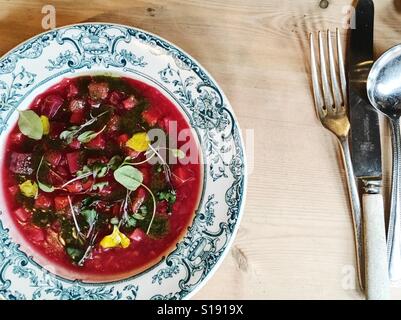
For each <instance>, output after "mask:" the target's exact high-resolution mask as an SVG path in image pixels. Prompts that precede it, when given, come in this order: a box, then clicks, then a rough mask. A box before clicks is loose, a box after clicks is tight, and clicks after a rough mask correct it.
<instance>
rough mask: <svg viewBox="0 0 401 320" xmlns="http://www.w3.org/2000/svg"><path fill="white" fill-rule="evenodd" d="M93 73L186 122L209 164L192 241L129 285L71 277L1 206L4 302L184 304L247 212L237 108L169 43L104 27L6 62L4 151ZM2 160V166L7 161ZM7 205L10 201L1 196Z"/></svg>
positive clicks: (54, 33) (35, 46) (51, 39)
mask: <svg viewBox="0 0 401 320" xmlns="http://www.w3.org/2000/svg"><path fill="white" fill-rule="evenodd" d="M93 73H96V74H98V73H102V74H105V73H106V74H107V73H112V74H117V75H124V76H128V77H131V78H135V79H138V80H141V81H144V82H147V83H149V84H151V85H153V86H155V87H157V88H158V89H159V90H160V91H161V92H163V93H164V94H165V95H166V96H168V97H169V98H170V99H171V100H172V101H173V102H175V103H176V105H177V106H179V108H180V109H181V110H182V112H184V113H185V114H186V116H187V117H188V119H189V121H190V124H191V126H192V128H193V129H194V131H195V132H196V134H197V136H198V139H199V141H200V145H201V146H202V156H203V160H204V163H205V165H204V181H203V188H202V197H201V200H200V203H199V207H198V209H197V211H196V215H195V218H194V220H193V222H192V224H191V226H190V227H189V228H188V230H187V233H186V235H185V236H184V238H183V239H182V240H181V241H180V242H179V243H178V244H177V245H176V248H175V250H174V251H172V252H171V253H170V254H169V255H168V256H167V257H165V258H164V259H163V260H162V261H160V263H158V264H157V265H155V266H153V267H152V268H149V269H148V270H146V271H145V272H142V273H141V274H139V275H136V276H134V277H131V278H127V279H124V280H121V281H114V282H104V283H86V282H83V281H81V280H71V279H66V278H63V277H62V276H60V275H57V274H56V273H55V272H53V270H52V267H51V266H43V265H40V264H39V263H38V262H36V261H35V257H34V255H33V256H32V254H30V253H29V252H28V251H26V250H24V247H23V245H21V244H20V243H19V239H18V236H17V235H16V234H15V227H13V223H12V221H11V220H10V219H9V218H8V212H7V210H6V209H5V207H4V199H2V200H1V201H0V297H2V298H5V299H183V298H188V297H189V296H190V295H192V294H193V293H194V292H195V291H196V290H197V289H199V287H200V286H201V285H202V284H204V283H205V281H206V280H207V278H208V277H209V276H210V275H211V274H212V273H213V271H214V270H215V269H216V267H217V265H218V264H219V263H220V262H221V260H222V258H223V256H224V254H225V253H226V252H227V251H228V248H229V246H230V244H231V242H232V240H233V238H234V235H235V233H236V230H237V228H238V224H239V219H240V216H241V212H242V209H243V205H244V196H245V187H246V165H245V160H244V146H243V142H242V138H241V134H240V130H239V127H238V124H237V121H236V120H235V117H234V115H233V111H232V108H231V106H230V104H229V102H228V101H227V98H226V97H225V96H224V93H223V92H222V90H221V89H220V88H219V86H218V85H217V84H216V82H215V81H214V80H213V78H212V77H211V76H210V75H209V74H208V73H207V72H206V71H205V70H204V69H203V68H202V67H201V66H200V65H199V64H198V62H196V61H195V60H194V59H193V58H192V57H191V56H189V55H188V54H186V53H185V52H183V51H182V50H181V49H179V48H177V47H176V46H174V45H173V44H171V43H169V42H168V41H166V40H164V39H162V38H160V37H158V36H156V35H153V34H150V33H148V32H145V31H143V30H139V29H136V28H132V27H128V26H123V25H116V24H104V23H89V24H77V25H72V26H66V27H62V28H59V29H55V30H51V31H49V32H46V33H43V34H40V35H38V36H36V37H34V38H32V39H29V40H28V41H26V42H24V43H23V44H21V45H19V46H18V47H16V48H15V49H13V50H12V51H10V52H9V53H7V54H6V55H5V56H3V57H2V58H1V59H0V148H2V149H1V150H2V152H1V157H2V158H3V154H4V143H5V136H6V134H7V132H8V130H10V128H12V126H13V124H14V123H15V122H16V120H17V111H16V109H17V107H18V109H20V110H21V109H26V108H27V107H28V106H29V104H30V102H31V101H32V100H33V98H34V97H35V96H36V95H37V94H39V93H41V92H43V91H45V90H46V89H47V88H48V87H50V86H52V85H53V84H55V83H57V82H59V81H60V80H61V79H62V78H64V77H74V76H79V75H84V74H93ZM2 158H1V160H3V159H2ZM1 196H3V193H1Z"/></svg>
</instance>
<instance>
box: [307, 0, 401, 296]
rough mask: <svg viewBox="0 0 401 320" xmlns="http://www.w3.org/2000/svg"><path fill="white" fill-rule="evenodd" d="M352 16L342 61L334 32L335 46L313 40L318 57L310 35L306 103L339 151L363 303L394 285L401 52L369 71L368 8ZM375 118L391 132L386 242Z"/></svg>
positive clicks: (399, 237)
mask: <svg viewBox="0 0 401 320" xmlns="http://www.w3.org/2000/svg"><path fill="white" fill-rule="evenodd" d="M355 9H356V10H355V15H356V16H355V21H356V28H354V29H351V31H350V36H349V44H348V48H347V55H346V57H345V59H344V58H343V53H342V47H341V38H340V32H339V31H338V30H337V32H336V34H335V39H336V40H335V41H333V40H332V33H331V32H330V31H327V33H323V32H319V33H318V36H317V38H318V39H317V45H316V46H317V48H318V50H315V39H314V38H315V37H314V34H311V35H310V49H311V57H310V58H311V74H312V85H313V95H314V100H315V107H316V111H317V114H318V117H319V119H320V121H321V123H322V125H323V126H324V127H325V128H326V129H328V130H329V131H331V132H332V133H333V134H334V135H335V136H336V137H337V139H338V141H339V145H340V148H341V151H342V156H343V162H344V166H345V170H346V176H347V184H348V190H349V196H350V202H351V208H352V218H353V223H354V230H355V244H356V255H357V268H358V276H359V283H360V286H361V288H362V289H364V290H365V293H366V297H367V299H370V300H375V299H388V298H389V288H390V282H392V283H401V216H400V214H401V212H400V205H401V204H400V200H399V198H400V188H399V187H400V161H401V159H400V157H401V135H400V118H399V117H400V116H401V45H398V46H396V47H393V48H391V49H390V50H388V51H387V52H386V53H384V54H383V55H382V56H381V57H380V58H379V59H378V60H377V61H376V62H375V63H373V21H374V6H373V2H372V1H371V0H359V1H358V3H357V6H356V8H355ZM317 52H318V53H317ZM344 60H345V62H344ZM345 65H346V66H347V72H346V71H345V70H346V68H345ZM378 113H381V114H384V115H385V116H386V117H387V118H388V119H389V123H390V127H391V131H392V150H393V157H392V185H391V203H390V208H389V222H388V228H387V241H386V229H385V215H384V205H383V197H382V194H381V185H382V159H381V144H380V127H379V117H378ZM361 204H362V205H361Z"/></svg>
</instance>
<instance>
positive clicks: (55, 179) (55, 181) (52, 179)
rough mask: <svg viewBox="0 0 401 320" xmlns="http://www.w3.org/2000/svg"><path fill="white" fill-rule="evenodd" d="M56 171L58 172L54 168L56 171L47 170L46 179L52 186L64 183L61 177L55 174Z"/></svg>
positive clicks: (57, 173)
mask: <svg viewBox="0 0 401 320" xmlns="http://www.w3.org/2000/svg"><path fill="white" fill-rule="evenodd" d="M56 171H58V170H57V168H56V170H49V174H48V179H49V182H50V184H51V185H52V186H57V185H59V184H63V183H64V178H63V176H62V175H61V174H60V173H59V172H56ZM67 174H68V173H67Z"/></svg>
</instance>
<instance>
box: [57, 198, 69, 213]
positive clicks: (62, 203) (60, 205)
mask: <svg viewBox="0 0 401 320" xmlns="http://www.w3.org/2000/svg"><path fill="white" fill-rule="evenodd" d="M69 205H70V204H69V202H68V197H67V196H56V197H54V207H55V209H56V211H61V210H63V209H65V208H67V207H68V206H69Z"/></svg>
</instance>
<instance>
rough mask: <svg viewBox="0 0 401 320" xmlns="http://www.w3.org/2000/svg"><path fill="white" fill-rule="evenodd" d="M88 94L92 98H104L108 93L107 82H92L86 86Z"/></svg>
mask: <svg viewBox="0 0 401 320" xmlns="http://www.w3.org/2000/svg"><path fill="white" fill-rule="evenodd" d="M88 90H89V96H90V97H91V98H92V99H93V100H97V101H98V100H103V99H106V98H107V96H108V94H109V85H108V83H107V82H98V83H96V82H92V83H90V84H89V86H88Z"/></svg>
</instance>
